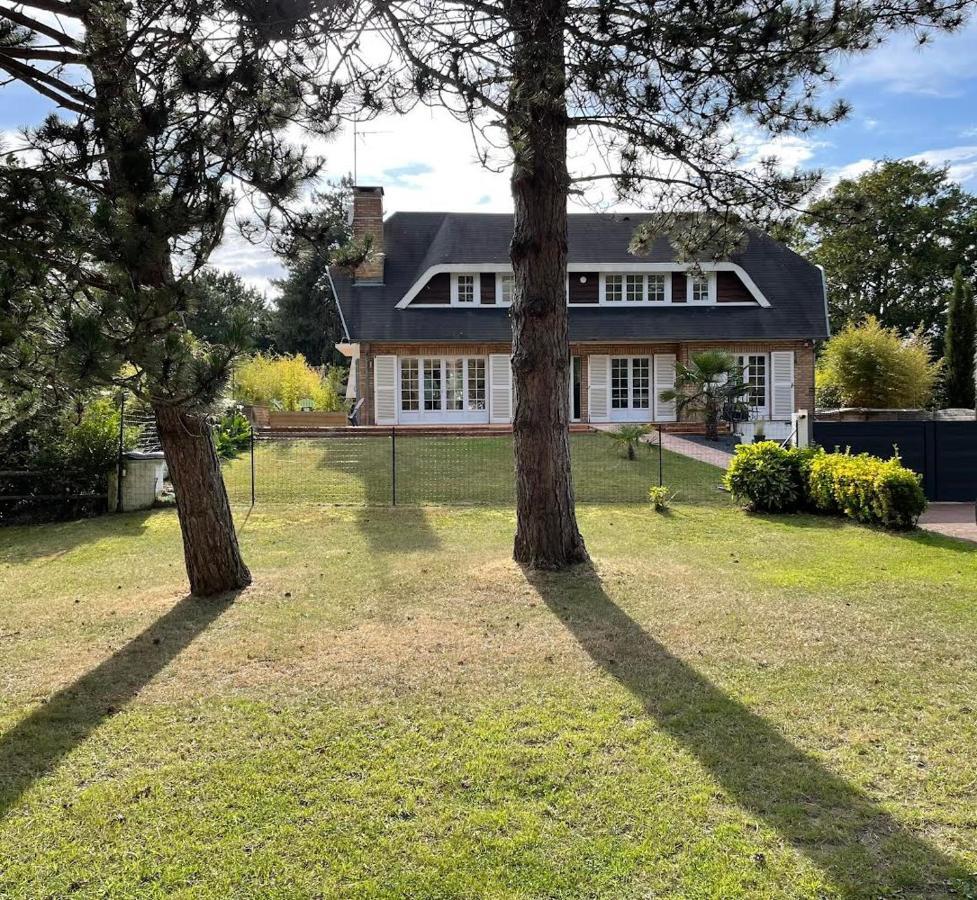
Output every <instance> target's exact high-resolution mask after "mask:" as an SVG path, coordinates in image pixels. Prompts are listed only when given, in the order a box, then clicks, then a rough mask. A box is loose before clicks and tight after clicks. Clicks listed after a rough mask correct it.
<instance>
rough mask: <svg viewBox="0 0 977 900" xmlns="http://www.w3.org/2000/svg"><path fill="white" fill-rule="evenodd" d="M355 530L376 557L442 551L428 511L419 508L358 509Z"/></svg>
mask: <svg viewBox="0 0 977 900" xmlns="http://www.w3.org/2000/svg"><path fill="white" fill-rule="evenodd" d="M356 527H357V528H358V529H359V532H360V534H362V535H363V537H365V538H366V540H367V543H368V544H369V545H370V552H372V553H375V554H385V555H386V554H390V553H431V552H433V551H435V550H439V549H440V548H441V539H440V538H439V537H438V535H437V532H435V531H434V529H433V528H432V527H431V523H430V521H429V520H428V516H427V512H426V511H425V510H424V509H421V508H419V507H416V506H415V507H410V506H398V507H394V508H386V509H382V508H376V507H361V508H359V509H357V510H356Z"/></svg>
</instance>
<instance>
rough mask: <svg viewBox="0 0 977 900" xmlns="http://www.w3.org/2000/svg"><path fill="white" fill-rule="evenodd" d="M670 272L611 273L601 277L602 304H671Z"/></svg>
mask: <svg viewBox="0 0 977 900" xmlns="http://www.w3.org/2000/svg"><path fill="white" fill-rule="evenodd" d="M671 301H672V279H671V275H670V274H669V273H668V272H649V273H643V272H628V273H623V272H622V273H620V274H618V273H616V272H610V273H607V274H605V275H602V276H601V291H600V302H601V303H606V304H615V305H616V304H621V305H628V304H636V303H671Z"/></svg>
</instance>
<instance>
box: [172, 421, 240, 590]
mask: <svg viewBox="0 0 977 900" xmlns="http://www.w3.org/2000/svg"><path fill="white" fill-rule="evenodd" d="M153 411H154V412H155V413H156V426H157V428H158V429H159V439H160V443H161V444H162V446H163V452H164V453H165V454H166V465H167V467H168V468H169V471H170V480H171V481H172V482H173V492H174V494H175V495H176V510H177V514H178V516H179V518H180V530H181V532H182V533H183V555H184V558H185V559H186V565H187V577H188V578H189V579H190V593H192V594H194V595H196V596H198V597H213V596H215V595H217V594H224V593H227V592H228V591H236V590H239V589H240V588H243V587H247V585H249V584H251V573H250V572H249V571H248V567H247V566H246V565H245V564H244V560H243V559H242V558H241V551H240V549H239V548H238V543H237V535H236V534H235V532H234V520H233V518H232V517H231V507H230V504H229V503H228V502H227V491H226V490H225V488H224V480H223V478H221V469H220V460H219V459H218V458H217V453H216V451H215V450H214V441H213V438H212V437H211V433H210V426H209V425H208V424H207V421H206V420H205V419H204V418H203V416H200V415H194V414H192V413H189V412H187V411H186V410H182V409H179V408H178V407H174V406H165V405H162V404H159V405H156V406H154V407H153Z"/></svg>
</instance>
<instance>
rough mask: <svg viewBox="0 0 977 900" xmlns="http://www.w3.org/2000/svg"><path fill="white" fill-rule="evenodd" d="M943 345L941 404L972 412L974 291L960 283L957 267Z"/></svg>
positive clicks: (976, 324) (976, 344) (976, 350)
mask: <svg viewBox="0 0 977 900" xmlns="http://www.w3.org/2000/svg"><path fill="white" fill-rule="evenodd" d="M944 346H945V350H944V356H943V365H944V368H945V374H944V381H943V402H944V404H945V405H946V406H948V407H951V408H960V409H974V406H975V393H977V389H975V385H974V378H975V372H974V366H975V358H977V308H975V306H974V289H973V287H971V285H969V284H968V283H967V282H965V281H964V278H963V273H962V272H961V271H960V269H959V268H958V269H957V271H956V272H955V273H954V276H953V291H952V292H951V294H950V304H949V309H948V310H947V322H946V338H945V343H944Z"/></svg>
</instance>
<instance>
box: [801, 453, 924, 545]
mask: <svg viewBox="0 0 977 900" xmlns="http://www.w3.org/2000/svg"><path fill="white" fill-rule="evenodd" d="M808 496H809V497H810V500H811V503H812V505H813V506H814V508H815V509H816V510H818V511H819V512H825V513H834V514H841V515H845V516H848V517H849V518H851V519H855V521H857V522H864V523H866V524H869V525H881V526H883V527H884V528H893V529H899V530H902V529H908V528H913V527H915V525H916V522H917V520H918V519H919V517H920V515H921V514H922V512H923V510H924V509H926V497H925V495H924V494H923V486H922V478H921V477H920V476H919V475H917V474H916V473H915V472H913V471H912V470H911V469H907V468H906V467H905V466H903V465H902V463H901V462H900V460H899V457H898V456H894V457H893V458H892V459H887V460H886V459H879V458H878V457H876V456H869V455H868V454H867V453H859V454H858V455H852V454H849V453H822V454H820V455H819V456H818V457H816V458H815V459H813V460H812V461H811V464H810V472H809V475H808Z"/></svg>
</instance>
